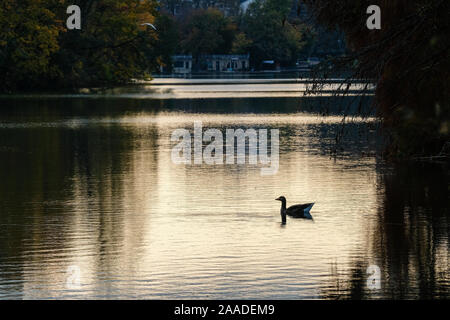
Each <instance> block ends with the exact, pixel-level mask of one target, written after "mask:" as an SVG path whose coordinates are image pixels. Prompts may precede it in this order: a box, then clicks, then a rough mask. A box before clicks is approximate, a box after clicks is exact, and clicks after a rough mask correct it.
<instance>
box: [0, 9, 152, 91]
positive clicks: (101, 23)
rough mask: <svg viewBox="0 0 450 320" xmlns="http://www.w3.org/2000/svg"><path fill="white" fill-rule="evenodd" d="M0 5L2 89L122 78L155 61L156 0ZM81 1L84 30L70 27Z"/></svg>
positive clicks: (144, 70) (98, 82)
mask: <svg viewBox="0 0 450 320" xmlns="http://www.w3.org/2000/svg"><path fill="white" fill-rule="evenodd" d="M24 2H25V3H23V2H22V3H20V5H19V4H17V3H16V1H14V0H5V1H2V3H1V5H0V68H1V70H2V72H1V77H2V83H3V84H4V87H3V90H18V89H26V90H30V89H34V88H39V87H49V86H51V87H53V88H54V87H58V86H60V87H68V86H75V87H79V86H89V85H107V84H112V83H123V82H126V81H129V80H130V79H131V78H134V77H144V76H146V75H148V73H149V71H151V69H153V68H155V66H156V56H155V50H154V44H155V41H156V39H157V36H156V33H155V32H154V30H153V29H151V28H148V27H145V26H142V25H141V24H142V23H144V22H149V23H152V22H154V16H155V14H156V12H155V7H156V2H155V0H146V1H140V0H122V1H121V0H98V1H89V0H87V1H63V0H61V1H58V0H35V1H24ZM71 4H76V5H79V6H80V8H81V12H82V17H81V21H82V29H81V30H67V29H66V26H65V24H66V19H67V17H68V15H67V13H66V8H67V7H68V6H69V5H71Z"/></svg>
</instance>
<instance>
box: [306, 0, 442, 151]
mask: <svg viewBox="0 0 450 320" xmlns="http://www.w3.org/2000/svg"><path fill="white" fill-rule="evenodd" d="M304 2H305V3H306V4H307V5H308V6H309V8H310V10H311V11H312V12H313V13H314V15H315V16H316V18H317V19H318V21H319V22H320V23H322V24H325V25H327V26H328V27H329V28H330V29H331V30H334V29H335V28H339V29H340V30H342V31H343V32H344V33H345V35H346V40H347V45H348V47H349V51H350V53H349V55H347V56H346V57H344V58H342V59H339V61H338V64H340V65H341V66H343V67H345V68H346V69H350V68H349V67H351V68H352V69H354V70H355V72H354V73H353V75H352V77H358V78H363V79H368V78H369V79H373V80H374V82H375V83H376V85H377V89H376V96H375V97H376V98H375V99H374V101H375V104H376V105H375V106H376V110H377V112H378V114H379V116H380V117H381V119H382V120H383V124H384V128H385V137H387V138H388V140H389V141H388V148H387V151H388V153H387V154H388V155H389V156H392V157H395V158H398V157H400V158H410V157H416V158H417V157H419V158H423V157H429V156H431V155H433V158H430V159H433V160H434V159H437V160H442V159H447V160H448V159H449V155H450V142H449V141H450V120H449V118H450V117H449V113H450V106H449V104H450V99H449V98H450V81H449V80H450V38H449V36H448V34H449V31H450V25H449V24H450V19H449V12H450V2H449V1H448V0H431V1H430V0H397V1H389V0H381V1H380V0H379V1H361V0H341V1H327V0H304ZM369 5H379V7H380V8H381V17H382V18H381V21H382V26H381V30H368V28H367V27H366V19H367V18H368V15H367V14H366V10H367V8H368V6H369Z"/></svg>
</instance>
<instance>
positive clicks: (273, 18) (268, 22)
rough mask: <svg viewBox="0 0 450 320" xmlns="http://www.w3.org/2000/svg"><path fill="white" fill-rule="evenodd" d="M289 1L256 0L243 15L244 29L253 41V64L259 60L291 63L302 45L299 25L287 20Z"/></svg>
mask: <svg viewBox="0 0 450 320" xmlns="http://www.w3.org/2000/svg"><path fill="white" fill-rule="evenodd" d="M291 6H292V1H290V0H255V1H254V2H253V3H251V4H250V5H249V7H248V9H247V11H246V13H245V15H244V17H243V22H242V23H243V26H242V28H243V30H244V31H245V33H246V34H247V36H248V38H250V39H251V40H252V45H251V47H250V52H251V55H252V61H253V64H254V65H256V66H257V65H259V63H260V62H261V61H262V60H266V59H271V60H276V61H277V62H279V63H281V64H285V65H288V64H292V63H293V62H294V61H295V60H296V59H297V58H298V55H299V53H300V51H301V49H302V47H303V45H304V43H303V42H302V33H301V32H300V30H299V27H298V26H296V25H294V24H292V23H291V22H290V21H289V20H288V16H289V13H290V10H291Z"/></svg>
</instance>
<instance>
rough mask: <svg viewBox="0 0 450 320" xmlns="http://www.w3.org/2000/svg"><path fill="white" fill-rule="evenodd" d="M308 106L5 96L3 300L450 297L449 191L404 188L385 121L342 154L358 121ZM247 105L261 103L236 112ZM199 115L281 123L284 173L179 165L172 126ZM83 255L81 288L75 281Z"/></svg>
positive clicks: (227, 123) (1, 133) (207, 119)
mask: <svg viewBox="0 0 450 320" xmlns="http://www.w3.org/2000/svg"><path fill="white" fill-rule="evenodd" d="M296 100H297V99H287V100H286V99H285V100H277V99H275V100H269V101H266V100H263V101H259V103H257V104H256V105H257V107H255V106H254V105H255V104H254V101H253V102H252V101H250V100H248V99H247V100H246V99H240V100H239V99H237V100H234V101H233V103H230V101H229V100H217V101H209V100H204V101H201V100H195V101H191V102H186V101H181V100H175V101H171V100H166V101H163V102H157V104H155V103H156V102H154V101H153V102H151V103H148V102H145V101H143V102H142V101H141V102H140V103H139V104H138V105H136V104H135V102H134V100H126V99H125V100H124V99H123V98H121V99H116V100H94V101H93V100H90V99H72V98H69V99H66V100H64V101H60V102H57V103H55V100H54V99H44V98H41V99H34V98H33V99H30V98H27V99H19V98H17V99H4V100H2V101H1V104H2V109H1V111H0V114H2V121H1V122H0V155H1V157H0V165H1V168H2V169H3V170H2V172H1V173H0V178H1V179H0V181H1V182H0V204H1V206H0V228H1V230H2V232H1V233H0V298H2V299H10V298H25V299H30V298H31V299H36V298H44V299H47V298H100V299H102V298H107V299H111V298H125V299H127V298H137V299H153V298H162V299H165V298H171V299H192V298H193V299H197V298H202V299H206V298H217V299H304V298H312V299H317V298H326V299H336V298H350V297H354V298H380V297H384V298H385V297H389V298H418V297H448V289H449V283H450V276H449V269H448V258H449V251H448V248H449V243H448V235H449V234H448V226H449V222H448V201H447V200H445V199H442V197H440V198H441V200H440V201H441V202H439V200H437V202H434V204H433V206H428V205H426V203H427V202H426V201H425V200H424V201H421V200H420V199H422V192H421V191H418V192H417V190H416V189H414V190H415V191H414V192H415V194H416V199H417V200H415V201H417V202H414V203H409V202H408V201H410V200H405V199H406V198H408V197H409V196H407V195H399V194H397V193H398V192H399V190H404V192H405V194H407V193H408V190H410V189H408V188H411V186H408V185H402V182H401V181H403V180H402V177H403V176H402V175H401V174H397V173H396V171H392V170H393V169H390V168H388V167H386V166H385V165H384V164H383V162H382V161H380V160H379V159H377V158H376V157H374V156H371V155H370V154H372V151H373V148H374V147H373V137H367V136H364V135H361V134H360V130H361V128H363V127H365V126H366V125H367V123H369V122H371V121H373V120H367V119H366V120H363V119H359V118H355V119H354V122H353V124H351V125H350V126H349V137H348V139H349V140H350V142H349V144H348V145H347V149H346V151H345V152H343V153H342V154H341V156H338V157H337V158H335V157H331V156H330V154H329V149H330V148H331V147H332V146H333V141H334V138H335V132H336V130H337V128H339V127H340V123H341V120H342V117H341V116H340V115H338V114H334V115H329V116H326V117H323V116H318V115H317V113H310V112H298V111H296V110H295V108H296V106H297V104H296V102H295V101H296ZM192 104H194V105H192ZM208 104H216V105H217V106H218V107H217V109H216V110H217V111H215V112H211V111H209V110H208V107H207V106H206V105H208ZM231 104H234V105H235V106H236V104H237V105H238V106H239V108H241V110H246V111H241V112H224V111H221V110H224V109H227V108H229V106H230V105H231ZM249 106H251V107H249ZM11 108H16V109H15V110H14V111H11ZM183 108H184V111H183V110H181V109H183ZM202 108H203V111H202ZM199 109H200V110H199ZM193 110H195V111H193ZM261 110H264V111H263V112H261ZM267 110H272V111H271V112H267ZM279 110H285V112H280V111H279ZM274 112H276V113H274ZM86 113H89V115H87V114H86ZM194 121H202V123H203V126H204V127H205V130H206V129H208V128H217V129H219V130H221V131H222V132H224V131H225V129H226V128H234V129H237V128H244V129H245V128H266V129H279V130H280V168H279V172H278V174H277V175H274V176H264V177H263V176H261V174H260V168H259V167H258V166H252V165H240V166H238V165H222V166H209V165H206V164H204V165H198V166H194V165H192V166H186V165H176V164H174V163H172V161H171V148H172V147H173V145H174V143H173V142H171V141H170V136H171V133H172V132H173V130H175V129H177V128H187V129H189V130H192V127H193V122H194ZM427 172H428V175H431V176H434V175H436V174H437V175H440V173H439V172H438V173H435V171H432V170H431V169H429V171H427ZM389 179H391V180H392V181H394V182H392V181H390V180H389ZM417 179H418V180H417V181H416V182H415V185H416V186H417V188H418V190H422V189H425V187H424V186H423V185H422V184H423V183H422V182H421V181H422V180H420V179H421V178H420V179H419V178H417ZM446 181H448V180H446ZM439 183H440V182H439ZM445 183H446V182H444V185H445ZM398 184H399V185H400V186H401V187H398V188H397V187H395V186H397V185H398ZM393 186H394V187H393ZM431 186H432V187H431V188H433V186H435V187H436V189H435V190H441V189H442V185H440V184H439V185H437V186H436V184H435V183H433V182H431ZM402 188H403V189H402ZM413 188H415V187H414V186H413ZM426 188H428V190H430V187H429V185H426ZM411 190H413V189H411ZM436 192H439V191H436ZM445 192H446V191H445V190H444V194H445ZM280 195H284V196H286V197H287V199H288V205H289V204H294V203H301V202H311V201H314V202H316V205H315V206H314V208H313V210H312V212H311V213H312V215H313V216H314V221H306V220H295V219H288V222H287V225H286V226H282V225H281V224H280V214H279V209H280V203H279V202H276V201H274V199H275V198H276V197H278V196H280ZM437 196H438V194H436V198H438V197H437ZM393 199H395V201H394V200H393ZM402 235H403V236H402ZM427 242H428V243H427ZM372 264H376V265H379V266H380V268H381V270H382V284H383V287H382V290H379V291H370V290H369V289H368V288H367V286H366V280H367V275H366V269H367V267H368V266H369V265H372ZM71 265H77V266H79V267H80V270H81V287H80V288H79V289H68V288H67V287H66V280H67V274H66V270H67V268H68V267H69V266H71Z"/></svg>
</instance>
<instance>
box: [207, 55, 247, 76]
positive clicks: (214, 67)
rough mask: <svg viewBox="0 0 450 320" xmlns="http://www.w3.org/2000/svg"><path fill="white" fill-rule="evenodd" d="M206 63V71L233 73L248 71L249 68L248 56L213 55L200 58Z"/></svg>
mask: <svg viewBox="0 0 450 320" xmlns="http://www.w3.org/2000/svg"><path fill="white" fill-rule="evenodd" d="M201 60H203V62H206V68H207V71H212V72H233V71H248V70H249V68H250V55H249V54H246V55H243V54H215V55H207V56H202V57H201Z"/></svg>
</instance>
